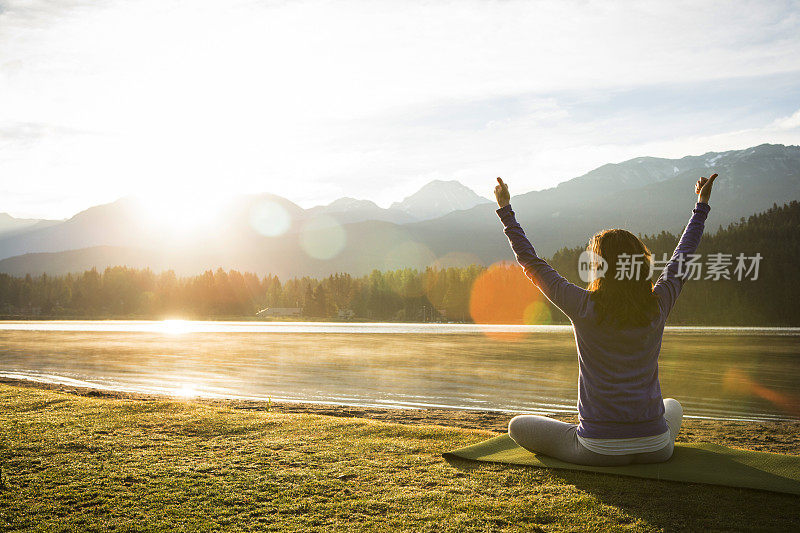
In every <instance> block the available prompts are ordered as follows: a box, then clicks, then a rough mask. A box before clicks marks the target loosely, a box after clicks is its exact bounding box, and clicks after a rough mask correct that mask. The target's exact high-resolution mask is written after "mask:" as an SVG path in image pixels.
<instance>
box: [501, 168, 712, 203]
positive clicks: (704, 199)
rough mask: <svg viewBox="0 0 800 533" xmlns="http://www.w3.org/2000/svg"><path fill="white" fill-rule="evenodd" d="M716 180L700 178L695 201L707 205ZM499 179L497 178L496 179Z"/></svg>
mask: <svg viewBox="0 0 800 533" xmlns="http://www.w3.org/2000/svg"><path fill="white" fill-rule="evenodd" d="M716 178H717V175H716V174H712V175H711V177H710V178H700V179H699V180H697V183H696V184H695V186H694V192H696V193H697V201H698V202H700V203H703V204H707V203H708V201H709V200H710V199H711V188H712V187H713V186H714V180H715V179H716ZM498 179H499V178H498Z"/></svg>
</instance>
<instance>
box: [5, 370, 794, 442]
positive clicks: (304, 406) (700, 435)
mask: <svg viewBox="0 0 800 533" xmlns="http://www.w3.org/2000/svg"><path fill="white" fill-rule="evenodd" d="M0 383H3V384H6V385H12V386H15V387H30V388H38V389H47V390H54V391H60V392H66V393H69V394H75V395H78V396H91V397H96V398H108V399H124V400H137V401H157V400H162V401H163V400H167V399H172V400H175V399H179V400H184V399H183V398H174V397H168V396H160V395H148V394H137V393H131V392H120V391H109V390H103V389H93V388H90V387H74V386H71V385H61V384H56V383H39V382H33V381H26V380H18V379H11V378H0ZM185 401H191V402H196V403H203V404H209V405H219V406H224V407H229V408H232V409H247V410H261V411H266V410H269V411H271V412H276V413H301V414H316V415H325V416H338V417H346V418H366V419H370V420H380V421H384V422H393V423H397V424H433V425H442V426H451V427H459V428H466V429H484V430H488V431H493V432H496V433H504V432H505V431H506V428H507V426H508V421H509V419H510V418H511V417H512V416H513V415H511V414H509V413H503V412H499V411H473V410H467V409H438V408H425V409H381V408H375V407H357V406H344V405H320V404H311V403H301V402H272V403H271V404H268V403H267V402H265V401H254V400H233V399H231V400H218V399H204V398H192V399H186V400H185ZM554 418H556V419H558V420H564V421H566V422H571V423H577V414H576V415H565V416H555V417H554ZM677 441H678V442H697V441H705V442H714V443H716V444H723V445H726V446H733V447H737V448H747V449H751V450H760V451H768V452H774V453H787V454H792V455H800V420H792V421H775V422H773V421H769V422H749V421H732V420H702V419H693V418H684V419H683V425H682V426H681V432H680V434H679V435H678V439H677Z"/></svg>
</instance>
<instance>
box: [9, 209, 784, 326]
mask: <svg viewBox="0 0 800 533" xmlns="http://www.w3.org/2000/svg"><path fill="white" fill-rule="evenodd" d="M798 228H800V204H798V202H796V201H793V202H791V203H788V204H786V205H784V206H778V205H774V206H773V207H772V208H771V209H769V210H767V211H766V212H764V213H760V214H757V215H753V216H751V217H749V218H748V219H742V220H740V221H739V222H737V223H734V224H731V225H729V226H728V227H724V228H723V227H720V228H718V229H717V230H716V231H713V232H712V228H710V227H707V228H706V233H705V235H704V236H703V240H702V242H701V245H700V248H699V249H698V254H700V255H702V256H703V257H708V256H709V255H711V254H715V253H724V254H731V256H732V257H733V258H734V265H733V266H735V257H736V256H737V255H739V254H744V255H745V256H748V257H752V256H755V255H756V254H760V256H761V260H760V263H759V269H758V273H757V277H756V279H752V278H753V277H754V276H753V273H752V272H751V273H750V275H749V277H745V278H744V279H736V276H735V275H734V272H733V266H732V267H731V269H730V273H729V274H730V275H729V277H730V279H725V278H724V277H722V278H720V279H706V277H705V274H704V275H703V276H702V277H701V278H700V279H697V280H690V281H689V282H687V285H686V287H685V288H684V290H683V292H682V295H681V297H680V298H679V300H678V304H677V305H676V306H675V308H674V309H673V311H672V313H671V315H670V319H669V322H668V323H669V324H673V325H681V324H687V325H689V324H690V325H714V326H798V325H800V310H798V306H797V305H796V303H797V301H798V300H800V289H799V288H798V284H797V283H796V282H794V281H793V277H794V276H795V275H797V273H798V271H799V270H800V269H798V260H800V235H798V231H797V229H798ZM640 237H641V238H642V240H643V241H644V242H645V243H646V244H647V246H648V247H649V249H650V250H651V252H652V253H653V256H654V257H656V258H660V257H662V255H663V254H667V255H671V253H672V251H673V249H674V247H675V245H676V244H677V239H678V237H677V236H675V235H673V234H670V233H667V232H662V233H660V234H657V235H640ZM533 244H534V246H535V244H536V243H535V242H534V243H533ZM584 249H585V244H584V245H583V246H577V247H574V248H563V249H561V250H559V251H558V252H557V253H555V254H554V256H553V257H552V258H551V259H550V260H549V262H550V264H551V265H552V266H553V267H554V268H556V270H558V271H559V272H560V273H561V274H562V275H564V276H565V277H566V278H567V279H569V280H570V281H572V282H574V283H577V284H578V285H580V286H584V285H585V284H582V283H581V281H580V279H579V277H578V257H579V255H580V253H581V251H582V250H584ZM510 253H511V252H510V251H509V255H510ZM657 274H658V272H657V271H656V276H657ZM717 277H718V276H717ZM276 307H277V308H299V309H301V312H300V316H302V317H305V318H313V319H338V318H339V316H340V315H339V312H340V311H345V312H347V314H348V315H349V314H351V313H350V312H352V319H353V320H368V321H415V322H418V321H449V322H450V321H451V322H473V321H474V322H479V323H517V324H521V323H527V324H568V323H569V320H568V319H567V317H566V316H564V315H563V314H562V313H561V312H560V311H559V310H558V309H557V308H556V307H555V306H553V305H552V304H550V302H548V301H546V300H545V299H544V298H543V297H542V295H541V293H539V292H538V290H536V288H535V286H533V285H532V284H531V283H530V282H529V281H528V280H527V278H525V276H524V274H523V273H522V270H521V269H520V268H519V266H517V265H516V264H514V263H511V262H502V263H498V264H496V265H492V266H490V267H488V268H487V267H485V266H481V265H471V266H468V267H461V268H455V267H453V268H434V267H428V268H426V269H425V270H424V271H419V270H414V269H401V270H393V271H386V272H381V271H377V270H375V271H373V272H372V273H370V274H369V275H366V276H361V277H354V276H351V275H350V274H347V273H338V274H334V275H331V276H328V277H326V278H323V279H314V278H309V277H302V278H292V279H285V280H281V279H278V277H276V276H273V275H266V276H258V275H256V274H253V273H248V272H238V271H236V270H230V271H224V270H222V269H218V270H216V271H207V272H204V273H203V274H200V275H197V276H190V277H178V276H176V274H175V273H174V272H172V271H166V272H161V273H155V272H152V271H150V270H147V269H144V270H139V269H131V268H127V267H124V266H117V267H112V268H107V269H106V270H105V271H103V272H98V271H97V270H94V269H93V270H89V271H86V272H83V273H76V274H68V275H65V276H48V275H41V276H30V275H28V276H25V277H13V276H9V275H7V274H0V315H2V316H3V318H6V319H13V318H37V317H38V318H115V319H119V318H131V319H138V318H146V319H164V318H185V319H255V318H257V316H256V313H257V312H258V311H259V310H261V309H265V308H276Z"/></svg>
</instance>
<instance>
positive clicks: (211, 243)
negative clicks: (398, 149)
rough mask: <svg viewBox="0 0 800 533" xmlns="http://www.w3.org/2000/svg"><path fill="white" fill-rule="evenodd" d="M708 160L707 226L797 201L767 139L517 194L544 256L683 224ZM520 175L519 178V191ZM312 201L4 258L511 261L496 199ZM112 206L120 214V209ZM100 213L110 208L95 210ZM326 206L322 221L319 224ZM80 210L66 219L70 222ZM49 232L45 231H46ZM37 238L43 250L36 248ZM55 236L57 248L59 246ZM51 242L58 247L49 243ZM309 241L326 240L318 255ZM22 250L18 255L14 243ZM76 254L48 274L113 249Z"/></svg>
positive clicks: (315, 268)
mask: <svg viewBox="0 0 800 533" xmlns="http://www.w3.org/2000/svg"><path fill="white" fill-rule="evenodd" d="M709 169H714V171H715V172H718V173H719V174H720V178H718V180H717V185H716V187H715V190H714V198H713V200H712V211H711V214H710V216H709V220H708V227H709V228H714V227H715V226H716V225H725V224H728V223H730V222H733V221H736V220H739V218H741V217H742V216H749V215H751V214H752V213H754V212H758V211H759V210H763V209H766V208H768V207H770V206H772V205H773V203H778V204H782V203H785V202H787V201H790V200H796V199H800V147H798V146H788V147H787V146H783V145H770V144H763V145H759V146H756V147H750V148H746V149H743V150H728V151H725V152H706V153H705V154H703V155H700V156H685V157H683V158H680V159H665V158H650V157H640V158H634V159H630V160H627V161H623V162H621V163H612V164H607V165H603V166H601V167H598V168H597V169H594V170H592V171H590V172H588V173H586V174H584V175H582V176H578V177H577V178H573V179H572V180H568V181H566V182H562V183H560V184H559V185H557V186H555V187H551V188H548V189H543V190H540V191H530V192H527V193H523V194H519V195H516V196H514V197H512V202H511V203H512V206H513V208H514V210H515V211H516V213H517V217H518V220H519V221H520V223H521V224H522V226H523V228H525V229H526V230H527V231H528V235H529V237H530V238H531V240H532V242H533V243H534V245H535V246H536V249H537V251H538V252H539V253H540V254H541V255H543V256H545V257H546V256H550V255H552V254H553V253H554V252H555V251H556V250H558V249H560V248H562V247H565V246H576V245H580V244H581V243H582V242H583V243H585V242H586V241H587V240H588V238H589V237H590V236H591V235H592V234H593V233H594V232H596V231H598V230H600V229H603V228H607V227H623V228H627V229H629V230H631V231H633V232H634V233H640V234H642V233H653V232H660V231H662V230H666V231H670V232H673V233H679V232H680V230H681V229H682V227H683V225H684V224H685V223H686V221H687V220H688V217H689V214H690V211H691V207H692V206H693V203H694V199H695V197H694V194H693V184H694V181H695V180H696V179H697V178H698V177H699V176H701V175H708V172H709ZM445 183H446V182H445ZM513 185H514V184H513V181H512V182H511V187H512V192H513V190H514V189H513ZM490 186H491V184H490ZM462 187H463V186H462ZM473 194H475V193H474V192H473ZM476 196H477V194H476ZM340 200H344V201H342V202H339V204H338V205H334V207H333V209H340V210H342V209H344V211H345V212H346V211H347V209H346V208H347V207H348V206H351V207H354V208H355V209H362V208H363V209H367V210H370V209H374V208H373V206H375V207H377V206H376V205H375V204H374V203H372V202H370V201H368V200H355V199H352V201H350V199H340ZM264 202H266V203H268V204H280V205H278V207H277V208H275V209H277V211H280V210H284V211H285V218H286V219H287V220H288V222H286V225H287V228H285V231H283V232H282V233H275V232H272V233H270V232H269V231H266V232H265V231H261V232H259V231H257V229H258V228H254V226H253V220H252V216H249V217H248V213H251V214H252V210H253V208H254V206H263V204H264ZM282 202H283V203H282ZM337 202H338V201H337ZM332 204H336V202H332ZM107 205H111V204H107ZM330 205H331V204H329V206H330ZM98 207H102V206H98ZM318 207H320V206H318ZM323 207H324V206H323ZM93 209H94V208H93ZM315 209H317V208H311V209H307V210H303V209H302V208H300V207H299V206H297V205H296V204H294V203H292V202H291V201H289V200H286V199H283V198H281V197H278V196H275V195H267V194H265V195H260V196H255V197H252V196H251V197H247V198H246V199H245V200H243V201H242V202H240V203H239V204H237V206H235V207H233V208H231V210H230V212H229V213H228V215H227V218H226V219H225V223H224V224H220V225H219V226H218V227H215V228H213V229H212V230H211V231H208V232H206V233H203V234H201V235H199V236H195V237H194V240H192V239H188V238H187V239H183V240H179V241H176V242H173V243H171V244H164V245H154V242H158V241H157V239H159V238H160V237H161V233H163V232H162V231H160V229H159V228H157V227H156V228H149V229H148V228H146V227H144V225H142V224H138V225H137V224H133V223H131V221H129V220H128V221H126V220H125V218H124V217H122V218H120V219H114V221H113V223H108V222H107V221H103V220H96V221H92V222H91V224H92V225H93V226H94V227H93V228H92V230H91V231H87V232H86V233H85V234H83V235H81V236H80V237H81V239H76V238H74V237H75V236H74V235H72V236H71V235H70V234H69V231H68V230H69V229H70V227H71V226H70V224H68V223H69V222H70V221H66V222H65V223H63V224H62V225H60V226H59V227H56V228H46V229H45V230H44V231H43V232H39V233H38V234H37V233H33V234H28V235H23V236H18V237H13V238H11V239H2V238H0V252H2V253H0V256H2V257H4V258H6V259H8V258H11V257H15V259H14V261H7V260H3V261H0V271H4V269H6V268H10V266H9V265H11V264H13V265H14V270H15V271H17V270H18V269H24V264H25V261H30V260H32V259H31V257H30V256H29V257H28V258H27V259H21V258H20V256H22V255H23V254H30V253H32V252H49V253H52V252H67V251H69V250H72V251H74V250H77V249H84V248H90V247H94V246H111V247H115V246H116V247H118V248H120V249H122V248H137V249H141V250H144V251H143V252H142V254H143V255H142V256H141V259H137V261H140V262H141V265H138V266H146V265H147V264H148V261H150V263H152V265H153V266H154V267H155V266H156V264H158V265H163V268H172V267H175V268H176V269H179V270H181V272H183V273H187V274H188V273H192V272H197V271H202V270H204V269H207V268H216V267H218V266H223V267H226V268H238V269H243V270H251V271H253V272H259V273H266V272H272V273H276V274H279V275H282V276H286V275H301V276H302V275H327V274H331V273H334V272H350V273H352V274H361V273H364V272H369V271H370V270H372V269H374V268H377V269H391V268H402V267H405V266H409V267H415V268H423V267H424V266H426V265H430V264H440V265H452V266H459V265H463V264H466V263H469V262H474V263H478V264H490V263H492V262H495V261H498V260H513V255H512V254H511V252H510V249H509V246H508V242H507V240H506V239H505V237H504V236H503V234H502V231H501V230H502V227H501V226H500V224H499V220H498V219H497V216H496V215H495V214H494V212H493V211H494V209H495V206H494V205H492V204H491V203H489V202H488V201H486V202H481V203H478V204H476V205H474V206H473V207H470V208H468V209H461V210H455V211H450V212H448V213H447V214H445V215H444V216H440V217H437V218H432V219H427V220H421V221H419V220H417V221H410V222H403V223H398V222H396V221H392V220H358V217H355V219H350V220H348V219H346V217H343V216H342V215H341V214H338V215H337V214H336V213H335V212H332V211H330V210H329V211H328V213H327V214H326V213H325V212H324V210H316V211H315ZM378 209H381V208H379V207H378ZM108 210H110V211H112V212H113V209H112V208H106V211H108ZM87 211H89V210H87ZM103 212H104V211H103V209H99V210H97V211H92V213H95V214H96V213H103ZM84 213H86V212H84ZM322 215H325V218H324V220H325V223H324V224H322V223H321V222H320V221H322V220H323V218H320V217H321V216H322ZM77 216H78V215H76V217H77ZM87 216H88V215H87ZM337 217H338V218H337ZM73 219H75V217H73ZM73 219H70V220H72V221H73V222H72V225H73V226H74V225H75V221H74V220H73ZM119 226H124V227H122V228H120V227H119ZM139 226H142V227H139ZM65 228H66V229H65ZM309 228H311V229H309ZM114 231H118V232H119V235H124V236H125V237H124V239H117V240H116V241H114V240H113V239H110V238H108V236H109V235H111V234H113V233H114ZM42 235H49V237H48V238H47V239H44V238H42ZM309 235H311V237H312V238H310V239H309ZM37 238H39V243H38V244H39V245H40V248H44V249H38V250H37V249H31V248H33V247H34V246H33V245H36V244H37V242H36V239H37ZM70 239H72V240H71V241H70ZM45 241H46V242H45ZM309 243H312V244H311V245H309ZM67 244H72V246H71V247H68V246H67ZM12 245H13V246H12ZM59 245H60V246H62V249H61V250H53V249H52V248H53V247H56V246H59ZM334 245H335V246H334ZM26 246H27V247H28V249H25V247H26ZM48 246H49V247H50V248H51V249H46V248H47V247H48ZM309 246H312V248H313V247H314V246H316V247H319V246H327V247H328V248H327V249H326V250H325V251H324V253H322V254H321V253H320V250H318V249H316V250H315V249H310V248H309ZM331 246H333V248H331ZM14 250H16V251H17V253H9V251H14ZM119 253H120V254H121V255H120V256H119V261H123V259H127V260H132V259H131V256H124V254H122V252H121V251H120V252H119ZM80 256H81V254H75V253H72V254H70V255H69V257H70V258H71V259H70V260H69V261H66V260H65V259H64V258H63V257H56V256H49V257H50V260H51V261H53V265H56V264H57V265H59V267H58V269H55V267H54V269H53V271H52V272H51V273H57V272H63V271H64V270H63V269H68V268H74V269H75V270H83V269H85V267H86V266H87V265H89V263H91V261H92V260H94V261H95V262H97V265H96V266H98V267H103V266H104V265H109V264H114V254H113V253H112V252H107V253H105V255H103V257H102V258H99V257H97V256H93V257H94V259H92V258H90V257H89V256H86V257H84V258H83V259H81V257H80ZM65 257H66V256H65ZM137 257H139V256H137ZM148 257H149V258H150V259H148ZM101 259H102V262H98V261H100V260H101ZM37 264H38V263H37ZM32 265H33V263H31V266H32Z"/></svg>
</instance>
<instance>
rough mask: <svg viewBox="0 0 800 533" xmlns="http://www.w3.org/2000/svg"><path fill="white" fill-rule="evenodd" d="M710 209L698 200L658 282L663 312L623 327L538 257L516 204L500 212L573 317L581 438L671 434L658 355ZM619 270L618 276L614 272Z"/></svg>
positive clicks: (539, 281)
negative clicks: (605, 319)
mask: <svg viewBox="0 0 800 533" xmlns="http://www.w3.org/2000/svg"><path fill="white" fill-rule="evenodd" d="M710 209H711V208H710V207H709V206H708V204H706V203H699V202H698V203H697V204H696V205H695V207H694V209H693V211H692V217H691V219H690V220H689V223H688V224H687V226H686V229H685V230H684V231H683V235H682V236H681V239H680V242H679V243H678V246H677V248H676V249H675V252H674V253H673V254H672V257H671V258H670V260H669V261H668V263H667V265H666V266H665V267H664V270H663V272H662V273H661V275H660V276H659V278H658V280H657V281H656V283H655V284H654V286H653V291H654V292H655V293H656V294H657V295H658V307H659V315H658V317H657V318H655V319H654V320H653V321H652V322H651V323H650V324H649V325H648V326H645V327H640V328H630V329H617V328H614V327H613V326H608V325H600V324H599V323H598V317H597V313H596V310H595V306H594V302H593V301H592V299H591V298H590V297H589V296H590V295H591V292H589V291H587V290H586V289H582V288H580V287H578V286H577V285H575V284H573V283H570V282H569V281H567V280H566V279H564V277H563V276H561V275H560V274H559V273H558V272H556V270H555V269H554V268H553V267H551V266H550V265H548V264H547V262H545V261H544V260H543V259H542V258H540V257H539V256H537V255H536V251H535V250H534V248H533V245H531V243H530V241H529V240H528V238H527V237H526V236H525V232H524V231H522V227H520V225H519V223H518V222H517V220H516V218H515V217H514V211H513V210H512V209H511V206H510V205H507V206H505V207H501V208H500V209H498V210H497V214H498V215H499V216H500V220H502V221H503V225H504V226H505V230H504V231H505V234H506V235H507V236H508V240H509V241H510V243H511V248H512V249H513V250H514V254H515V255H516V257H517V261H518V262H519V264H520V265H522V268H523V270H524V271H525V275H526V276H527V277H528V278H529V279H530V280H531V281H532V282H533V283H534V284H535V285H536V286H537V287H539V290H541V291H542V293H543V294H544V295H545V296H546V297H547V299H548V300H550V301H551V302H552V303H553V304H555V305H556V306H557V307H558V308H559V309H561V310H562V311H563V312H564V314H566V315H567V316H568V317H569V319H570V322H572V326H573V329H574V331H575V343H576V344H577V347H578V418H579V420H580V422H579V424H578V429H577V432H578V435H580V436H581V437H587V438H598V439H613V438H630V437H647V436H652V435H659V434H661V433H664V432H665V431H667V429H668V428H667V423H666V421H665V420H664V405H663V402H662V398H661V385H660V384H659V381H658V354H659V352H660V351H661V337H662V335H663V334H664V324H665V323H666V321H667V316H668V315H669V312H670V310H671V309H672V307H673V306H674V305H675V301H676V299H677V298H678V294H680V292H681V288H682V287H683V284H684V283H685V282H686V274H685V272H681V270H685V269H682V268H681V265H682V264H683V261H685V260H686V255H688V254H693V253H694V252H695V250H697V246H698V245H699V244H700V237H701V236H702V234H703V228H704V226H705V220H706V217H707V216H708V212H709V210H710ZM610 274H613V273H610Z"/></svg>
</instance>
